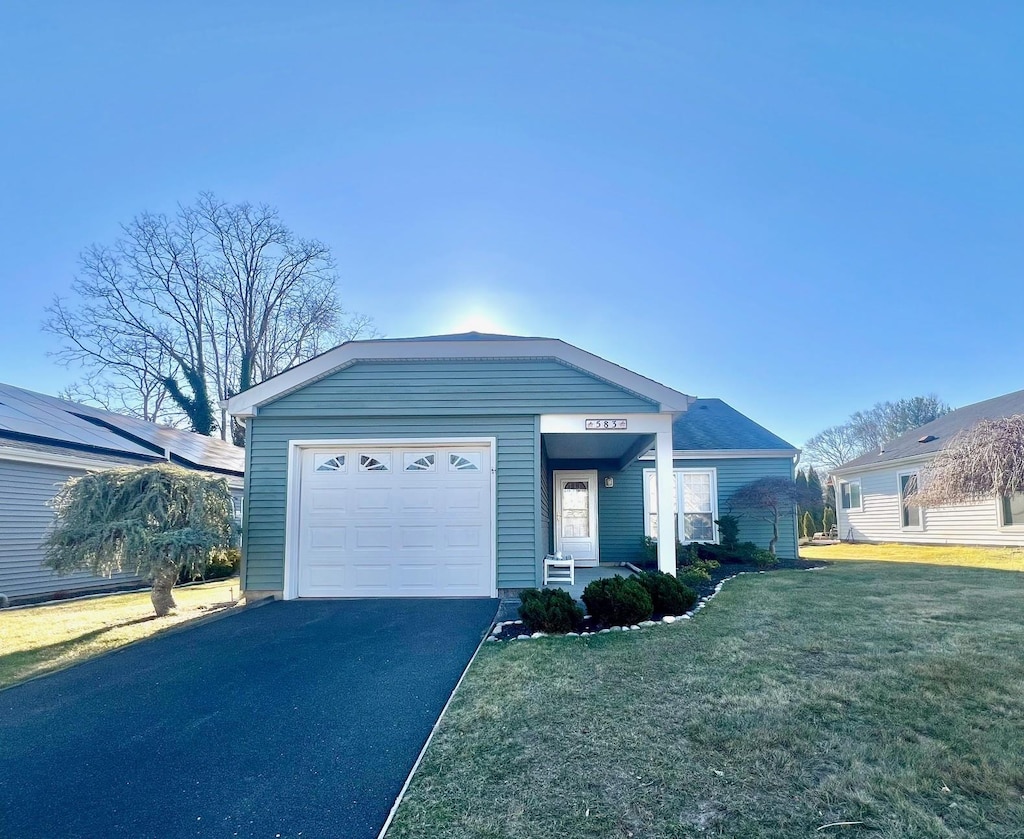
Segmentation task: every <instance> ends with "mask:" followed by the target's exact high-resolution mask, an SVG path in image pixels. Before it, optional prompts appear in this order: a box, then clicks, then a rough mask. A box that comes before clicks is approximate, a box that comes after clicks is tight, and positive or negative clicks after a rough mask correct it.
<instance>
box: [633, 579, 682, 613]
mask: <svg viewBox="0 0 1024 839" xmlns="http://www.w3.org/2000/svg"><path fill="white" fill-rule="evenodd" d="M636 580H637V581H638V582H639V583H640V585H642V586H643V587H644V588H645V589H647V593H648V594H649V595H650V597H651V603H652V604H653V605H654V614H656V615H681V614H682V613H683V612H686V611H689V609H691V608H692V607H693V604H694V603H696V602H697V592H695V591H694V590H693V589H692V588H690V587H689V586H686V585H684V584H683V583H681V582H680V581H679V580H677V579H676V578H675V577H673V576H672V575H671V574H666V573H664V572H663V571H645V572H644V573H643V574H637V575H636Z"/></svg>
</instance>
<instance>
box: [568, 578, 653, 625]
mask: <svg viewBox="0 0 1024 839" xmlns="http://www.w3.org/2000/svg"><path fill="white" fill-rule="evenodd" d="M583 602H584V603H585V604H586V605H587V611H588V612H589V613H590V616H591V617H592V618H594V620H596V621H597V622H598V623H602V624H605V625H606V626H629V625H631V624H634V623H639V622H640V621H645V620H647V619H648V618H649V617H650V616H651V615H652V614H653V613H654V604H653V603H652V602H651V596H650V595H649V594H648V593H647V589H645V588H644V587H643V586H642V585H640V583H639V582H637V580H635V579H634V578H632V577H629V578H626V577H621V576H619V575H618V574H616V575H615V576H614V577H605V578H603V579H600V580H594V581H593V582H592V583H590V584H588V585H587V587H586V588H585V589H584V590H583Z"/></svg>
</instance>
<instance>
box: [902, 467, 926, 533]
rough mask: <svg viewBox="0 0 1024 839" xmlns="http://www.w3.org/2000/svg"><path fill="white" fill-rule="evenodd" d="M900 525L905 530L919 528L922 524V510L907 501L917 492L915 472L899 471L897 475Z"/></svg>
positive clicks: (916, 475)
mask: <svg viewBox="0 0 1024 839" xmlns="http://www.w3.org/2000/svg"><path fill="white" fill-rule="evenodd" d="M898 478H899V491H900V492H899V495H900V515H901V516H902V520H901V525H902V527H903V528H904V529H905V530H920V529H921V528H922V527H923V526H924V525H923V519H922V510H921V508H920V507H915V506H913V505H911V504H908V503H907V501H908V500H909V499H910V498H912V497H913V496H914V495H915V493H917V480H918V474H917V472H900V474H899V476H898Z"/></svg>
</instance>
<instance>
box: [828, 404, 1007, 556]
mask: <svg viewBox="0 0 1024 839" xmlns="http://www.w3.org/2000/svg"><path fill="white" fill-rule="evenodd" d="M1015 414H1024V390H1019V391H1016V392H1015V393H1008V394H1006V395H1005V396H997V397H996V398H995V399H988V400H986V401H984V402H978V403H976V404H974V405H967V406H966V407H963V408H959V409H958V410H956V411H951V412H950V413H948V414H946V415H945V416H942V417H939V418H938V419H937V420H933V421H932V422H929V423H926V424H925V425H922V426H920V427H919V428H915V429H914V430H913V431H908V432H907V433H906V434H903V435H902V436H900V437H897V438H896V439H895V440H891V441H889V442H887V443H886V444H885V445H884V446H882V449H881V451H878V452H869V453H868V454H866V455H863V456H862V457H858V458H857V459H856V460H851V461H850V462H849V463H846V464H844V465H843V466H841V467H839V468H838V469H835V470H833V472H832V482H833V485H834V487H835V491H836V507H837V510H836V514H837V524H838V530H839V538H840V539H844V540H846V541H854V542H915V543H921V544H926V543H927V544H952V545H1024V494H1017V495H1014V496H1013V497H1012V498H996V497H994V496H993V497H992V498H990V499H986V500H984V501H979V502H977V503H974V504H954V505H949V506H944V507H929V508H925V509H920V508H917V507H912V506H907V505H905V504H904V503H903V501H904V498H905V495H906V493H907V492H908V491H910V492H913V488H914V486H915V485H916V484H915V480H916V478H917V476H918V474H919V473H920V471H921V470H922V469H923V468H924V467H925V466H926V465H927V464H928V463H929V462H930V461H931V459H932V458H933V457H934V456H935V454H936V452H938V451H939V450H940V449H942V448H943V447H944V446H945V445H946V444H947V443H948V442H949V441H950V440H951V439H952V438H953V437H954V436H955V435H956V434H957V432H959V431H963V430H965V429H967V428H970V427H971V426H973V425H974V424H975V423H977V422H978V421H979V420H982V419H997V418H999V417H1008V416H1013V415H1015Z"/></svg>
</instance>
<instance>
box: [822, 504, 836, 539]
mask: <svg viewBox="0 0 1024 839" xmlns="http://www.w3.org/2000/svg"><path fill="white" fill-rule="evenodd" d="M823 519H824V520H823V521H822V523H821V529H822V530H824V531H825V532H826V533H828V532H829V531H830V530H831V529H832V525H834V524H835V523H836V511H835V510H833V509H832V508H831V507H826V508H825V514H824V516H823Z"/></svg>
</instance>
